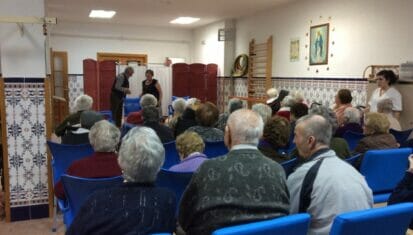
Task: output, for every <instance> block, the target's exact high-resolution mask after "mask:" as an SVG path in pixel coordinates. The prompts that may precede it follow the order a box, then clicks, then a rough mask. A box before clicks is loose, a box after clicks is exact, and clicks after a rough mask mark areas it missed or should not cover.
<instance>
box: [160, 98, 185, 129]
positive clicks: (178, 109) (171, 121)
mask: <svg viewBox="0 0 413 235" xmlns="http://www.w3.org/2000/svg"><path fill="white" fill-rule="evenodd" d="M185 107H186V101H185V99H184V98H177V99H176V100H174V101H173V102H172V108H173V110H174V113H173V115H172V116H171V117H169V118H168V119H166V120H165V124H166V125H167V126H168V127H169V128H171V129H172V130H174V129H175V126H176V123H177V121H178V118H179V117H180V116H182V114H183V113H184V111H185Z"/></svg>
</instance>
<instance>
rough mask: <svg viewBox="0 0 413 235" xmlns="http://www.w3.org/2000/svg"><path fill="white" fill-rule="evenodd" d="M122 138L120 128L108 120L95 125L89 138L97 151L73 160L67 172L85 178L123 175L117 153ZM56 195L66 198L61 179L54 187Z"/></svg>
mask: <svg viewBox="0 0 413 235" xmlns="http://www.w3.org/2000/svg"><path fill="white" fill-rule="evenodd" d="M119 138H120V131H119V129H118V128H117V127H116V126H114V125H113V124H111V123H109V122H108V121H106V120H102V121H99V122H97V123H95V125H93V127H92V128H91V129H90V132H89V140H90V144H91V145H92V147H93V149H94V150H95V153H93V154H92V156H89V157H85V158H83V159H81V160H77V161H75V162H73V163H72V164H71V165H70V166H69V168H68V169H67V170H66V174H68V175H72V176H78V177H85V178H105V177H113V176H118V175H121V174H122V172H121V170H120V168H119V165H118V162H117V159H118V156H117V155H116V147H117V146H118V143H119ZM54 192H55V195H56V197H58V198H60V199H64V198H65V194H64V191H63V185H62V183H61V182H60V181H59V182H57V183H56V185H55V187H54Z"/></svg>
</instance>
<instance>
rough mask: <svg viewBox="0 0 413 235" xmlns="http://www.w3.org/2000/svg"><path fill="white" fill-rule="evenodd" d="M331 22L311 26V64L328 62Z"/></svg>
mask: <svg viewBox="0 0 413 235" xmlns="http://www.w3.org/2000/svg"><path fill="white" fill-rule="evenodd" d="M329 26H330V25H329V24H321V25H315V26H311V28H310V56H309V58H310V65H321V64H328V43H329V42H328V40H329V38H328V36H329V35H328V34H329Z"/></svg>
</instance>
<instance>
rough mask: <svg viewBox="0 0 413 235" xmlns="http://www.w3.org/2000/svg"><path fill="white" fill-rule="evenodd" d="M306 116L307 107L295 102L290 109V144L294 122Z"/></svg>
mask: <svg viewBox="0 0 413 235" xmlns="http://www.w3.org/2000/svg"><path fill="white" fill-rule="evenodd" d="M307 114H308V106H307V105H306V104H304V103H302V102H296V103H295V104H293V106H291V109H290V127H291V128H290V142H292V139H291V138H292V137H293V136H294V128H295V122H296V121H297V120H298V119H299V118H301V117H303V116H305V115H307Z"/></svg>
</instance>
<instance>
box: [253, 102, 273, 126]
mask: <svg viewBox="0 0 413 235" xmlns="http://www.w3.org/2000/svg"><path fill="white" fill-rule="evenodd" d="M251 110H252V111H254V112H256V113H257V114H258V115H260V116H261V118H262V120H263V121H264V126H265V124H267V122H268V121H269V120H270V119H271V116H272V110H271V107H270V106H268V105H266V104H262V103H258V104H254V105H252V107H251Z"/></svg>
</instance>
